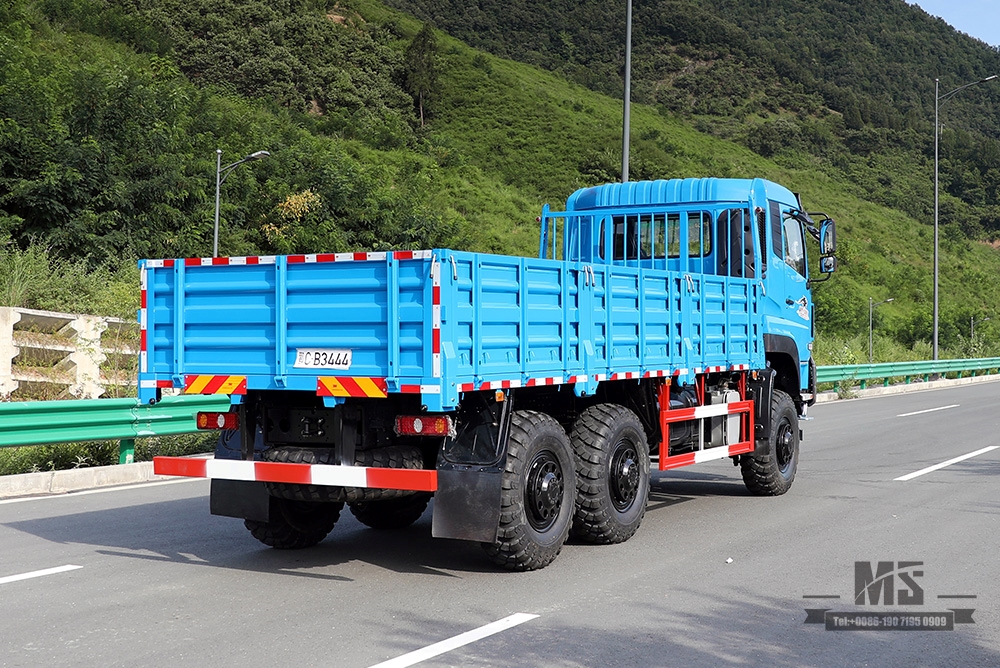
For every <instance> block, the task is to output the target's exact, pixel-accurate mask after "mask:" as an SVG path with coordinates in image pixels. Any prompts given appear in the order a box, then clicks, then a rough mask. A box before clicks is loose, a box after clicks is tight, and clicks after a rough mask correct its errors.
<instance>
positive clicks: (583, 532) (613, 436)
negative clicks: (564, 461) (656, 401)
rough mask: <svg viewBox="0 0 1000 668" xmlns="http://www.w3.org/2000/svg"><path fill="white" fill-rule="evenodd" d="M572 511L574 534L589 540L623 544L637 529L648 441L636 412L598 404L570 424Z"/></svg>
mask: <svg viewBox="0 0 1000 668" xmlns="http://www.w3.org/2000/svg"><path fill="white" fill-rule="evenodd" d="M569 438H570V442H571V443H572V444H573V449H574V451H575V453H576V514H575V515H574V517H573V529H572V532H573V535H574V536H576V537H577V538H580V539H582V540H585V541H587V542H589V543H602V544H611V543H623V542H625V541H626V540H628V539H629V538H631V537H632V535H633V534H634V533H635V532H636V529H638V528H639V524H640V523H641V522H642V518H643V516H644V515H645V514H646V501H647V499H648V498H649V445H648V444H647V442H646V432H645V431H644V430H643V428H642V423H641V422H639V418H638V417H636V415H635V413H633V412H632V411H630V410H629V409H627V408H625V407H624V406H619V405H617V404H598V405H597V406H591V407H590V408H588V409H587V410H585V411H584V412H583V414H582V415H580V417H579V418H578V419H577V421H576V424H574V425H573V431H572V433H571V434H570V437H569Z"/></svg>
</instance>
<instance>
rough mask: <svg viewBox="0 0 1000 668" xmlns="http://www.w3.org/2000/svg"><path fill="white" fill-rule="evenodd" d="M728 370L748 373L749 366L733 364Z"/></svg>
mask: <svg viewBox="0 0 1000 668" xmlns="http://www.w3.org/2000/svg"><path fill="white" fill-rule="evenodd" d="M730 370H731V371H749V370H750V365H749V364H734V365H733V366H732V367H730Z"/></svg>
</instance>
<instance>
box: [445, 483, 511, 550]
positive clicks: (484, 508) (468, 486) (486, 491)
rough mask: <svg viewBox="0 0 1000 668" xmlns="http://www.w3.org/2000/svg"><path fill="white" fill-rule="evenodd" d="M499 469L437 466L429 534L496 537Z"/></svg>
mask: <svg viewBox="0 0 1000 668" xmlns="http://www.w3.org/2000/svg"><path fill="white" fill-rule="evenodd" d="M500 480H501V477H500V469H499V468H495V467H483V466H466V465H461V464H443V465H442V466H439V467H438V488H437V492H435V494H434V516H433V519H432V523H431V534H432V535H433V536H434V537H435V538H456V539H458V540H472V541H478V542H481V543H493V542H495V541H496V539H497V527H498V526H499V524H500Z"/></svg>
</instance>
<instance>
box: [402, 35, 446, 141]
mask: <svg viewBox="0 0 1000 668" xmlns="http://www.w3.org/2000/svg"><path fill="white" fill-rule="evenodd" d="M436 60H437V38H436V37H435V36H434V29H433V28H432V27H431V24H430V23H425V24H424V27H423V28H421V29H420V32H418V33H417V36H416V37H414V38H413V41H412V42H410V46H409V47H407V49H406V56H405V68H406V69H405V78H404V80H403V87H404V88H405V89H406V91H407V92H408V93H409V94H410V95H412V96H413V101H414V102H416V104H417V108H418V110H419V111H420V127H424V106H425V105H426V104H427V101H428V99H429V98H430V97H431V96H432V95H433V93H434V91H435V89H436V88H437V76H438V73H437V63H436Z"/></svg>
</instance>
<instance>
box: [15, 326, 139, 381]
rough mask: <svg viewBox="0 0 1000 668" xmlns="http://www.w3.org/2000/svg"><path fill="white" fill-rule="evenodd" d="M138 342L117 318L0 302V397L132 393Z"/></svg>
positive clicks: (134, 332) (130, 328)
mask: <svg viewBox="0 0 1000 668" xmlns="http://www.w3.org/2000/svg"><path fill="white" fill-rule="evenodd" d="M137 343H138V327H137V325H135V324H134V323H129V322H126V321H124V320H121V319H119V318H106V317H99V316H93V315H74V314H69V313H54V312H50V311H35V310H33V309H24V308H12V307H0V400H3V401H10V400H11V399H15V400H20V399H68V398H81V399H96V398H98V397H100V396H102V395H110V396H132V395H134V393H135V390H134V386H135V378H136V347H137Z"/></svg>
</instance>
